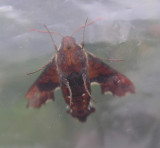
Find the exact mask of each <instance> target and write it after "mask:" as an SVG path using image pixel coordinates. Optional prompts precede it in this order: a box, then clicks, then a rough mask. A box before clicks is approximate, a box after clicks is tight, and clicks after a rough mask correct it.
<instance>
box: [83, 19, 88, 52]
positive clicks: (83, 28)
mask: <svg viewBox="0 0 160 148" xmlns="http://www.w3.org/2000/svg"><path fill="white" fill-rule="evenodd" d="M87 21H88V18H87V19H86V22H85V25H84V26H85V27H84V28H83V34H82V49H83V47H84V33H85V29H86V24H87Z"/></svg>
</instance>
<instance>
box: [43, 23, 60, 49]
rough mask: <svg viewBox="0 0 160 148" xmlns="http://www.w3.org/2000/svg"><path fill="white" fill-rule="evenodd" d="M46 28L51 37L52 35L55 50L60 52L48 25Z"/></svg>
mask: <svg viewBox="0 0 160 148" xmlns="http://www.w3.org/2000/svg"><path fill="white" fill-rule="evenodd" d="M44 27H45V28H46V29H47V31H48V33H49V35H50V37H51V39H52V42H53V45H54V48H55V49H56V51H57V52H58V48H57V45H56V43H55V41H54V38H53V36H52V34H51V32H50V31H49V29H48V27H47V25H44Z"/></svg>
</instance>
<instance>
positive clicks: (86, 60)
mask: <svg viewBox="0 0 160 148" xmlns="http://www.w3.org/2000/svg"><path fill="white" fill-rule="evenodd" d="M97 20H99V19H97ZM97 20H94V21H93V22H90V23H88V24H87V20H86V23H85V25H84V26H81V27H79V28H78V29H76V30H75V31H74V32H73V33H72V36H65V37H63V38H62V41H61V45H60V47H59V49H58V48H57V46H56V44H55V43H54V39H53V37H52V36H51V37H52V40H53V43H54V46H55V49H56V50H57V54H56V55H54V56H53V57H52V58H51V60H50V62H49V63H48V64H46V65H45V66H44V67H43V68H44V71H43V72H42V74H41V75H40V76H39V78H38V79H37V80H36V81H35V82H34V84H33V85H32V86H31V88H30V89H29V90H28V92H27V94H26V98H27V99H28V107H34V108H39V107H41V106H42V105H43V104H45V103H46V101H47V100H54V91H55V89H56V88H58V87H60V88H61V90H62V93H63V96H64V99H65V101H66V103H67V105H68V110H67V112H68V113H69V114H71V115H72V116H73V117H75V118H77V119H78V120H79V121H82V122H84V121H86V119H87V116H88V115H89V114H91V113H92V112H94V111H95V108H94V107H92V106H90V101H91V100H93V101H94V99H93V98H92V96H91V83H92V82H96V83H98V84H99V85H100V87H101V90H102V94H104V93H106V92H108V91H109V92H111V93H112V94H113V95H116V96H124V95H125V94H126V93H134V92H135V88H134V85H133V84H132V82H131V81H130V80H129V79H128V78H127V77H126V76H124V75H123V74H121V73H119V72H118V71H116V70H115V69H113V68H111V67H110V66H108V65H107V64H106V63H104V62H103V61H102V60H101V59H99V58H97V57H96V56H95V55H93V54H92V53H90V52H88V51H86V50H85V49H84V31H83V41H82V44H81V45H79V44H77V43H76V41H75V39H74V38H73V34H74V33H75V32H77V31H78V30H80V29H81V28H84V30H85V27H86V26H88V25H90V24H93V23H94V22H95V21H97ZM46 29H47V33H49V34H50V35H51V33H56V32H50V31H49V30H48V28H47V27H46ZM39 32H45V31H39ZM39 70H40V69H39ZM39 70H37V71H39ZM37 71H35V72H37ZM35 72H33V73H35ZM30 74H31V73H30Z"/></svg>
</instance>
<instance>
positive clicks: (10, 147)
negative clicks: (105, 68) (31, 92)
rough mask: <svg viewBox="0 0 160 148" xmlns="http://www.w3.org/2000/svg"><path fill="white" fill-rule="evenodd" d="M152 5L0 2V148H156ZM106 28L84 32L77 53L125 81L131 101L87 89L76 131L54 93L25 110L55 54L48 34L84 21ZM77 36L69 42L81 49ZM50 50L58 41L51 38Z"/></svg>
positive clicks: (159, 124)
mask: <svg viewBox="0 0 160 148" xmlns="http://www.w3.org/2000/svg"><path fill="white" fill-rule="evenodd" d="M159 14H160V2H159V0H152V1H151V0H150V1H149V0H148V1H147V0H141V1H139V0H135V1H129V0H126V1H124V0H107V1H106V0H99V1H96V0H92V1H87V2H86V1H85V0H81V1H80V0H77V1H74V0H62V1H59V0H47V1H44V0H34V1H33V0H23V1H22V0H16V1H13V0H0V148H14V147H15V148H44V147H45V148H53V147H56V148H63V147H65V148H159V147H160V140H159V139H160V115H159V112H160V109H159V106H160V97H159V92H160V78H159V74H160V68H159V64H160V56H159V55H160V49H159V48H160V17H159ZM87 17H88V19H89V21H92V20H94V19H96V18H98V17H104V18H106V20H101V21H98V22H96V23H95V24H94V25H91V26H88V27H87V28H86V33H85V41H86V46H85V48H86V49H87V50H88V51H90V52H92V53H94V54H96V55H97V56H100V57H103V58H114V57H115V58H122V59H124V60H125V61H124V62H115V63H109V64H110V65H111V66H113V67H114V68H116V69H117V70H119V71H120V72H122V73H123V74H125V75H127V76H128V77H129V78H130V79H131V80H132V81H133V83H134V85H135V87H136V94H134V95H128V96H125V97H122V98H118V97H113V96H110V95H105V96H102V95H101V92H100V88H99V87H98V86H92V94H93V97H94V98H96V101H97V103H96V104H95V105H94V106H95V107H96V109H97V110H96V112H95V113H94V114H92V115H91V116H89V118H88V120H87V122H86V123H79V122H78V121H76V120H74V119H73V118H72V117H71V116H69V115H68V114H67V113H66V112H65V110H66V109H65V107H66V104H65V102H64V99H63V97H62V94H61V91H60V90H58V91H57V92H56V93H55V98H56V100H55V102H51V103H48V104H46V105H45V106H44V107H42V108H41V109H39V110H37V109H26V103H27V101H26V100H25V98H24V96H25V93H26V92H27V89H28V88H29V87H30V85H31V84H32V83H33V81H34V80H35V79H36V77H37V76H38V75H39V73H37V74H35V75H32V76H29V77H28V76H26V73H28V72H31V71H34V70H36V69H38V68H39V67H41V66H43V65H44V64H46V63H47V62H48V60H49V58H50V57H51V55H52V54H54V53H55V49H54V48H53V44H52V42H51V39H50V37H49V35H48V34H43V33H38V32H29V31H28V30H29V29H30V28H36V29H41V30H45V28H44V27H43V24H46V25H47V26H48V28H49V29H50V30H51V31H57V32H60V33H61V34H63V35H67V34H69V35H70V34H71V33H72V32H73V30H74V29H76V28H77V27H79V26H81V25H83V24H84V22H85V20H86V18H87ZM81 36H82V31H79V32H77V33H76V34H75V38H76V40H77V42H81ZM54 38H55V40H56V43H57V45H59V44H60V40H61V38H60V37H58V36H56V35H54Z"/></svg>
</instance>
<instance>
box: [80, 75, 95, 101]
mask: <svg viewBox="0 0 160 148" xmlns="http://www.w3.org/2000/svg"><path fill="white" fill-rule="evenodd" d="M82 77H83V82H84V87H85V90H86V92H87V94H88V95H89V96H90V97H91V99H92V100H93V102H94V103H96V100H95V99H94V98H93V97H92V96H91V94H90V92H89V90H88V88H87V85H86V75H85V74H83V75H82Z"/></svg>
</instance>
